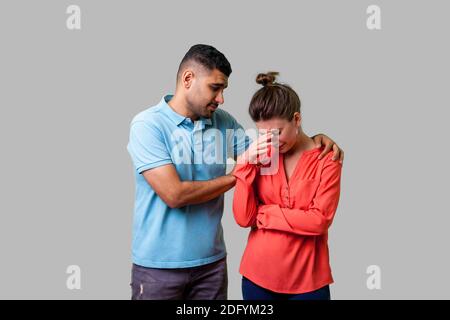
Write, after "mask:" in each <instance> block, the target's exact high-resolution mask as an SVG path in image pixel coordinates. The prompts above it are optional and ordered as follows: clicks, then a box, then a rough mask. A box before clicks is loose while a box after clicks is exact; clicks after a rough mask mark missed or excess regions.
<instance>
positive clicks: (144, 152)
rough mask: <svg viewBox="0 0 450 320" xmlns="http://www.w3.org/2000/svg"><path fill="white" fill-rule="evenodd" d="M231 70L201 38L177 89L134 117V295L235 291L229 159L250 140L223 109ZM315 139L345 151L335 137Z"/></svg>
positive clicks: (213, 295) (207, 295)
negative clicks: (228, 223) (228, 225)
mask: <svg viewBox="0 0 450 320" xmlns="http://www.w3.org/2000/svg"><path fill="white" fill-rule="evenodd" d="M230 74H231V66H230V64H229V62H228V60H227V59H226V58H225V56H224V55H223V54H222V53H221V52H219V51H218V50H216V49H215V48H213V47H211V46H208V45H195V46H193V47H191V48H190V50H189V51H188V52H187V53H186V55H185V56H184V58H183V60H182V61H181V63H180V66H179V69H178V74H177V85H176V90H175V94H174V95H173V96H171V95H167V96H164V97H163V98H162V99H161V101H160V102H159V103H158V104H157V105H156V106H153V107H150V108H149V109H147V110H145V111H143V112H141V113H139V114H138V115H136V116H135V117H134V118H133V120H132V122H131V128H130V139H129V143H128V151H129V153H130V155H131V158H132V161H133V164H134V168H135V180H136V197H135V210H134V222H133V245H132V246H133V249H132V251H133V254H132V256H133V268H132V283H131V286H132V299H208V300H210V299H226V298H227V286H228V281H227V267H226V249H225V243H224V239H223V229H222V225H221V218H222V214H223V207H224V193H225V192H226V191H228V190H229V189H231V188H232V187H233V186H234V184H235V177H234V176H233V175H231V174H228V175H227V174H226V160H227V159H228V158H234V159H236V157H237V155H239V154H240V153H242V152H243V151H245V150H246V148H247V147H248V146H249V143H250V139H249V138H248V137H247V136H246V135H245V132H244V130H243V128H242V126H241V125H240V124H239V123H238V122H237V121H236V120H235V119H234V118H233V117H232V116H231V115H230V114H229V113H227V112H226V111H224V110H222V109H218V106H219V105H220V104H222V103H223V102H224V98H223V91H224V90H225V88H226V87H227V86H228V77H229V76H230ZM314 139H315V141H316V143H318V144H325V146H326V147H325V151H326V152H328V151H330V150H331V148H333V149H334V151H335V159H338V158H339V157H342V155H343V154H342V152H341V151H340V150H339V148H338V147H337V145H336V144H334V142H333V141H332V140H331V139H329V138H328V137H326V136H324V135H317V136H315V138H314ZM341 160H342V159H341Z"/></svg>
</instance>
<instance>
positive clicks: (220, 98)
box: [215, 91, 225, 104]
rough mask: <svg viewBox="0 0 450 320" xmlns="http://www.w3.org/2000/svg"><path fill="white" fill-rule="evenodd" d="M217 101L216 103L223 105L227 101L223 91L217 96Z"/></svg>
mask: <svg viewBox="0 0 450 320" xmlns="http://www.w3.org/2000/svg"><path fill="white" fill-rule="evenodd" d="M215 101H216V103H218V104H223V103H224V102H225V100H224V98H223V92H222V91H220V92H219V93H218V94H217V96H216V99H215Z"/></svg>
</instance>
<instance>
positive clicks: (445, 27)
mask: <svg viewBox="0 0 450 320" xmlns="http://www.w3.org/2000/svg"><path fill="white" fill-rule="evenodd" d="M70 4H77V5H79V6H80V7H81V11H82V29H81V30H79V31H70V30H68V29H67V28H66V19H67V17H68V15H67V14H66V8H67V6H68V5H70ZM370 4H377V5H379V6H380V7H381V18H382V30H380V31H369V30H368V29H367V28H366V18H367V14H366V8H367V6H368V5H370ZM449 12H450V3H449V2H448V1H444V0H443V1H437V0H435V1H411V0H408V1H400V0H397V1H382V0H374V1H365V0H358V1H357V0H354V1H350V0H348V1H332V0H329V1H317V0H315V1H287V0H285V1H276V2H274V1H226V2H225V1H206V0H203V1H198V0H196V1H167V0H165V1H111V0H108V1H106V0H105V1H100V0H98V1H87V0H73V1H65V0H64V1H63V0H54V1H46V0H41V1H31V0H29V1H19V0H14V1H12V0H11V1H7V0H2V1H1V2H0V39H1V49H0V57H1V59H0V90H1V91H0V107H1V108H0V122H1V125H0V139H1V166H0V191H1V201H0V213H1V217H0V252H1V267H0V270H1V272H0V298H4V299H5V298H6V299H9V298H25V299H29V298H42V299H47V298H60V299H79V298H87V299H94V298H106V299H128V298H129V296H130V290H129V281H130V279H129V278H130V266H131V261H130V255H131V253H130V246H131V221H132V212H133V200H134V180H133V169H132V165H131V161H130V158H129V155H128V153H127V151H126V144H127V141H128V130H129V123H130V120H131V119H132V117H133V116H134V115H135V114H136V113H138V112H139V111H141V110H143V109H145V108H147V107H149V106H151V105H154V104H156V103H157V102H158V101H159V100H160V98H161V97H162V96H163V95H164V94H166V93H169V92H173V90H174V85H175V75H176V71H177V67H178V63H179V61H180V60H181V58H182V57H183V55H184V53H185V52H186V51H187V49H188V48H189V47H190V46H191V45H193V44H196V43H208V44H212V45H214V46H215V47H217V48H218V49H219V50H221V51H222V52H224V54H225V55H226V56H227V58H228V59H229V60H230V62H231V64H232V67H233V73H232V75H231V77H230V82H229V84H230V86H229V88H228V89H227V90H226V93H225V104H224V105H223V106H222V107H223V108H224V109H226V110H228V111H229V112H231V113H232V114H233V115H234V116H235V117H236V118H237V119H239V120H240V121H241V123H242V124H243V125H244V127H246V128H250V127H253V124H252V122H251V120H250V118H249V116H248V114H247V107H248V103H249V100H250V98H251V96H252V94H253V93H254V91H255V90H256V89H257V85H256V84H255V83H254V78H255V76H256V74H257V73H258V72H262V71H268V70H276V71H279V72H280V73H281V78H280V81H284V82H286V83H289V84H290V85H291V86H293V87H294V88H295V89H296V90H297V92H298V93H299V94H300V96H301V99H302V103H303V116H304V120H303V124H304V128H305V131H306V132H307V133H308V134H310V135H313V134H315V133H319V132H323V133H326V134H328V135H329V136H330V137H332V138H334V139H335V140H336V141H337V142H338V143H339V144H340V146H341V147H342V148H343V149H344V150H345V152H346V160H345V163H344V170H343V181H342V196H341V201H340V205H339V208H338V212H337V215H336V219H335V222H334V224H333V226H332V228H331V230H330V251H331V265H332V269H333V275H334V277H335V282H336V283H335V284H334V285H332V296H333V298H335V299H349V298H355V299H396V298H413V299H416V298H447V299H448V298H450V296H449V293H448V288H447V287H448V285H449V284H450V281H449V278H450V276H449V274H448V272H449V271H448V270H450V259H449V257H448V253H447V252H448V249H447V246H448V243H449V240H450V239H449V235H448V233H447V232H446V231H447V226H448V224H449V222H450V219H449V217H448V213H449V212H448V209H447V208H448V205H447V203H446V200H447V199H448V186H447V181H449V178H450V177H449V169H448V156H449V152H448V147H447V145H448V138H449V134H448V133H449V132H448V131H449V130H448V129H447V128H448V126H446V124H447V118H448V115H449V112H448V110H447V108H448V107H449V103H448V95H447V94H446V91H447V92H448V84H449V76H448V75H449V71H450V70H449V66H450V64H449V61H448V57H449V56H450V53H449V45H448V31H449V25H450V22H449V20H450V19H449V18H448V15H449ZM231 200H232V191H230V192H228V193H227V194H226V206H225V212H224V219H223V224H224V229H225V238H226V243H227V248H228V252H229V256H228V263H229V277H230V283H229V296H230V298H232V299H241V293H240V276H239V275H238V265H239V260H240V256H241V254H242V251H243V248H244V245H245V241H246V236H247V232H248V231H247V230H245V229H241V228H239V227H238V226H237V225H236V224H235V222H234V220H233V219H232V212H231ZM72 264H75V265H79V266H80V267H81V270H82V274H81V285H82V289H81V290H72V291H71V290H68V289H67V288H66V279H67V276H68V275H67V274H66V268H67V266H68V265H72ZM372 264H375V265H379V266H380V268H381V272H382V280H381V283H382V289H381V290H372V291H371V290H368V289H367V287H366V279H367V277H368V275H367V274H366V268H367V267H368V266H369V265H372Z"/></svg>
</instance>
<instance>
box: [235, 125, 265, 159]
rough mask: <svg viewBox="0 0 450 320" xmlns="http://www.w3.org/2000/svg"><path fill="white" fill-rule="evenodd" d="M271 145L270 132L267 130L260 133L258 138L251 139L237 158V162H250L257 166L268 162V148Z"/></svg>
mask: <svg viewBox="0 0 450 320" xmlns="http://www.w3.org/2000/svg"><path fill="white" fill-rule="evenodd" d="M271 147H272V132H271V131H270V130H269V131H267V132H266V133H264V134H262V135H260V136H259V137H258V140H256V141H253V142H252V144H251V145H250V146H249V147H248V149H247V150H246V151H245V152H244V153H242V154H241V155H240V156H239V157H238V158H237V159H236V162H237V163H241V164H242V163H250V164H255V165H257V166H261V165H266V164H268V163H269V162H270V149H271Z"/></svg>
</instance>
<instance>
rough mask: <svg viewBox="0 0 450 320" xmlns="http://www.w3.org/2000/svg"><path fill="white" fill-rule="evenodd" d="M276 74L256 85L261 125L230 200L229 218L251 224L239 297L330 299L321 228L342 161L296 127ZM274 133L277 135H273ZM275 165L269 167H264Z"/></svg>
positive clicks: (292, 98) (294, 98)
mask: <svg viewBox="0 0 450 320" xmlns="http://www.w3.org/2000/svg"><path fill="white" fill-rule="evenodd" d="M276 75H277V73H275V72H273V73H268V74H260V75H258V77H257V79H256V82H257V83H259V84H262V85H263V88H261V89H260V90H258V91H257V92H256V93H255V95H254V96H253V98H252V100H251V102H250V107H249V113H250V116H251V117H252V119H253V120H254V121H255V123H256V126H257V127H258V129H259V130H260V131H267V133H265V134H263V135H261V136H260V137H259V138H258V140H257V141H255V142H253V143H252V145H251V146H250V147H249V148H248V150H247V151H246V152H245V153H244V154H242V155H241V156H240V157H239V158H238V159H237V165H236V167H235V169H234V172H233V174H234V176H236V178H237V182H236V187H235V191H234V199H233V212H234V217H235V219H236V222H237V223H238V224H239V225H240V226H242V227H244V228H247V227H251V231H250V234H249V237H248V243H247V246H246V248H245V252H244V255H243V257H242V261H241V266H240V273H241V274H242V276H243V280H242V293H243V298H244V299H245V300H249V299H250V300H256V299H265V300H270V299H330V291H329V284H331V283H333V278H332V275H331V268H330V264H329V255H328V244H327V241H328V228H329V227H330V225H331V223H332V221H333V218H334V215H335V212H336V209H337V205H338V201H339V193H340V177H341V168H342V165H341V163H340V162H339V161H333V160H332V159H331V157H332V153H328V154H327V155H326V156H325V157H323V158H322V159H319V155H320V153H321V151H322V150H321V149H320V148H317V147H316V146H315V145H314V142H313V140H312V139H311V138H310V137H308V136H307V135H306V134H305V133H304V132H303V131H302V128H301V115H300V99H299V97H298V95H297V94H296V93H295V91H294V90H293V89H292V88H290V87H289V86H288V85H285V84H279V83H276V82H275V78H276ZM277 138H278V139H277ZM274 164H276V167H275V170H272V172H270V170H266V172H263V170H264V169H267V168H268V167H270V166H272V167H273V165H274Z"/></svg>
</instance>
